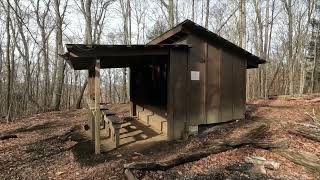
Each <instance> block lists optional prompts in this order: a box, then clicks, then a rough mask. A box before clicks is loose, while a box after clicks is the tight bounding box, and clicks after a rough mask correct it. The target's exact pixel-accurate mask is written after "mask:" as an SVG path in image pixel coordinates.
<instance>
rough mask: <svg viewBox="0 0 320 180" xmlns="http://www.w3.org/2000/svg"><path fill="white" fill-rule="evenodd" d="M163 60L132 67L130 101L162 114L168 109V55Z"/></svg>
mask: <svg viewBox="0 0 320 180" xmlns="http://www.w3.org/2000/svg"><path fill="white" fill-rule="evenodd" d="M163 60H164V61H163V62H161V63H157V64H149V65H143V66H135V67H131V68H130V82H131V83H130V101H131V102H135V103H136V104H137V105H139V106H141V107H146V108H148V109H150V110H153V111H156V112H158V113H159V115H162V116H163V115H164V114H165V112H166V110H167V109H166V107H167V98H166V97H167V63H166V62H167V57H166V58H165V57H164V59H163Z"/></svg>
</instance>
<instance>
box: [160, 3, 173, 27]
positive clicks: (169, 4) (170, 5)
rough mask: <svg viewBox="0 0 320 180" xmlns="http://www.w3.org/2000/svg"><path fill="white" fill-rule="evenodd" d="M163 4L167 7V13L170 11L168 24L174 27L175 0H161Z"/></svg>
mask: <svg viewBox="0 0 320 180" xmlns="http://www.w3.org/2000/svg"><path fill="white" fill-rule="evenodd" d="M160 2H161V4H162V5H163V6H164V7H165V8H166V9H167V13H168V19H167V21H168V24H169V28H173V27H174V20H175V16H174V2H173V0H168V2H166V1H165V0H160Z"/></svg>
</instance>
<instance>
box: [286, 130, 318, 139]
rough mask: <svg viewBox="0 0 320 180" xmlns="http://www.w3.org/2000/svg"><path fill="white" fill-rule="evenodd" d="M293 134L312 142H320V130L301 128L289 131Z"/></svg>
mask: <svg viewBox="0 0 320 180" xmlns="http://www.w3.org/2000/svg"><path fill="white" fill-rule="evenodd" d="M289 132H290V133H291V134H295V135H298V136H302V137H304V138H307V139H310V140H312V141H316V142H320V129H319V128H306V127H299V128H295V129H294V130H289Z"/></svg>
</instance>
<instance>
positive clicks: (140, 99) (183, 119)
mask: <svg viewBox="0 0 320 180" xmlns="http://www.w3.org/2000/svg"><path fill="white" fill-rule="evenodd" d="M189 48H190V47H189V46H188V45H182V44H181V45H130V46H127V45H91V46H87V45H82V44H68V45H67V50H68V52H67V53H66V54H65V58H66V59H67V62H68V63H69V64H70V66H71V67H72V68H73V69H75V70H88V95H87V98H86V100H87V104H88V106H89V109H90V110H92V112H93V113H92V120H91V123H89V126H90V129H91V132H92V137H94V138H93V139H94V140H95V149H96V153H99V152H100V123H101V120H102V118H104V117H103V116H107V115H108V113H109V112H105V113H103V114H102V115H101V111H103V110H104V108H103V107H101V106H100V103H101V98H100V93H101V92H100V69H103V68H129V69H130V78H129V79H130V83H129V84H130V88H129V89H130V104H131V115H132V116H137V117H138V118H139V119H140V120H143V121H145V122H146V123H147V124H148V125H151V126H154V127H155V128H156V129H157V130H159V131H161V132H162V133H165V134H166V136H167V139H168V140H173V139H180V138H181V137H183V135H184V134H185V133H186V132H185V129H186V128H185V127H186V126H187V99H186V96H187V91H186V89H187V64H188V55H189ZM111 114H112V113H111ZM116 129H117V128H115V130H116Z"/></svg>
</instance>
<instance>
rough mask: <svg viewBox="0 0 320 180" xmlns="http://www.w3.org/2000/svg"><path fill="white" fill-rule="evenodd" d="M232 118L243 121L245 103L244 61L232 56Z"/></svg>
mask: <svg viewBox="0 0 320 180" xmlns="http://www.w3.org/2000/svg"><path fill="white" fill-rule="evenodd" d="M232 81H233V89H234V90H233V116H232V118H233V119H234V120H236V119H243V118H244V113H245V101H246V61H245V60H244V59H241V58H239V57H237V56H233V80H232Z"/></svg>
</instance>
